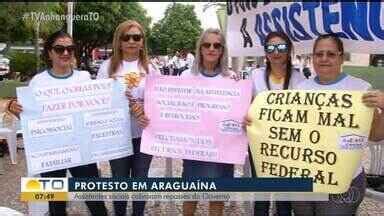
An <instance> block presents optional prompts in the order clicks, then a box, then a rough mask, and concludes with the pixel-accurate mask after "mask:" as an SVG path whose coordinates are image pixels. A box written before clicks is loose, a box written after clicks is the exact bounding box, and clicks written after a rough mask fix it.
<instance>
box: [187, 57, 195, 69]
mask: <svg viewBox="0 0 384 216" xmlns="http://www.w3.org/2000/svg"><path fill="white" fill-rule="evenodd" d="M194 61H195V56H193V55H192V53H188V54H187V66H188V68H191V67H192V65H193V62H194Z"/></svg>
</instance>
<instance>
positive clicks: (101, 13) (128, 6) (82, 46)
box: [73, 2, 151, 65]
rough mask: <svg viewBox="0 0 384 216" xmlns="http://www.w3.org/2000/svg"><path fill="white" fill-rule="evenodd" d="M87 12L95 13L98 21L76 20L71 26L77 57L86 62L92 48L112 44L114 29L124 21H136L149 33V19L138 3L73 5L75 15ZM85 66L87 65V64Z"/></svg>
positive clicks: (82, 3) (84, 3)
mask: <svg viewBox="0 0 384 216" xmlns="http://www.w3.org/2000/svg"><path fill="white" fill-rule="evenodd" d="M89 12H92V13H97V14H98V20H92V21H87V20H76V21H74V24H73V29H74V32H73V36H74V38H75V41H76V44H77V46H78V47H79V56H84V57H85V58H84V59H86V60H87V59H89V58H90V56H91V52H92V50H93V49H94V48H96V47H102V46H106V45H107V44H109V43H112V39H113V33H114V31H115V29H116V27H117V26H118V25H119V24H120V23H121V22H123V21H125V20H128V19H133V20H136V21H138V22H139V23H140V24H142V25H143V26H144V29H145V30H146V32H149V24H150V22H151V18H150V17H148V16H147V14H146V10H145V9H144V8H143V7H142V6H141V5H140V4H139V3H138V2H98V3H96V2H76V3H75V8H74V14H75V15H76V14H78V15H82V14H83V15H85V14H88V13H89ZM78 62H79V61H78ZM79 63H80V62H79ZM86 64H87V65H89V62H86Z"/></svg>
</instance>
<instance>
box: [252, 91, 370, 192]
mask: <svg viewBox="0 0 384 216" xmlns="http://www.w3.org/2000/svg"><path fill="white" fill-rule="evenodd" d="M361 96H362V92H356V91H355V92H353V91H348V92H346V91H287V90H285V91H268V92H264V93H261V94H259V95H258V96H257V97H256V98H255V100H254V102H253V103H252V105H251V108H250V110H249V115H250V117H251V118H252V125H251V126H249V127H248V128H247V131H248V136H249V138H250V147H251V152H252V156H253V159H254V163H255V167H256V172H257V175H258V176H280V177H312V178H313V181H314V191H315V192H325V193H343V192H345V191H346V190H347V189H348V187H349V185H350V183H351V181H352V179H353V176H354V174H355V172H357V168H358V167H359V165H360V161H361V156H362V149H363V147H365V146H366V144H367V141H368V136H369V132H370V127H371V122H372V117H373V110H372V109H371V108H368V107H366V106H365V105H363V104H362V103H361Z"/></svg>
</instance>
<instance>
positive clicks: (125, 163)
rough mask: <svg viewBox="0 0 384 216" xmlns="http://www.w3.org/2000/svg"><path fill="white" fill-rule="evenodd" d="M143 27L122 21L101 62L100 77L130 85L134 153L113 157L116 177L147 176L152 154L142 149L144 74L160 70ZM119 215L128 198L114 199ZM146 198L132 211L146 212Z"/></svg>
mask: <svg viewBox="0 0 384 216" xmlns="http://www.w3.org/2000/svg"><path fill="white" fill-rule="evenodd" d="M145 40H146V39H145V34H144V29H143V27H142V26H141V25H140V24H139V23H138V22H136V21H133V20H127V21H125V22H123V23H121V24H120V25H119V26H118V27H117V28H116V30H115V33H114V36H113V43H112V46H113V54H112V57H111V58H110V59H108V60H106V61H105V62H103V64H102V65H101V67H100V69H99V71H98V74H97V78H98V79H103V78H115V79H117V80H119V81H122V82H124V84H125V85H126V86H127V94H128V96H129V100H130V103H129V104H130V110H131V132H132V133H131V134H132V144H133V151H134V154H133V155H131V156H127V157H124V158H119V159H114V160H111V161H110V165H111V170H112V176H113V177H131V176H132V177H147V176H148V170H149V166H150V164H151V160H152V155H148V154H144V153H141V152H140V142H141V134H142V132H143V126H144V125H146V124H147V123H148V119H147V118H146V117H145V115H144V86H145V76H147V75H149V74H160V72H158V71H157V70H156V69H155V68H154V67H152V65H150V63H149V60H148V55H147V45H146V42H145ZM113 205H114V209H115V214H116V215H126V212H127V202H126V201H115V202H113ZM144 207H145V202H144V201H134V202H133V215H143V213H144Z"/></svg>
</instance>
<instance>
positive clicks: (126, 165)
mask: <svg viewBox="0 0 384 216" xmlns="http://www.w3.org/2000/svg"><path fill="white" fill-rule="evenodd" d="M140 142H141V138H134V139H132V144H133V152H134V154H133V155H130V156H127V157H123V158H119V159H115V160H111V161H109V164H110V165H111V170H112V176H113V177H148V170H149V166H150V165H151V161H152V155H148V154H144V153H141V152H140ZM132 206H133V212H132V215H134V216H142V215H144V207H145V201H133V202H132ZM113 207H114V209H115V214H116V215H118V216H120V215H126V214H127V201H114V202H113Z"/></svg>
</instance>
